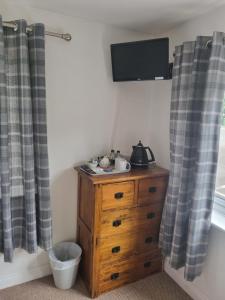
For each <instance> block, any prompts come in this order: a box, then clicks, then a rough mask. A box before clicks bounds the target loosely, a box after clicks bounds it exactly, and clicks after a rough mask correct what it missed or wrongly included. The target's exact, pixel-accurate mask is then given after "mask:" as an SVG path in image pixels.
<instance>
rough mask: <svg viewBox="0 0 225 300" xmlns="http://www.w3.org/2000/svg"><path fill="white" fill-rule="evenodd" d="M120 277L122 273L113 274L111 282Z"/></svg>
mask: <svg viewBox="0 0 225 300" xmlns="http://www.w3.org/2000/svg"><path fill="white" fill-rule="evenodd" d="M119 276H120V273H113V274H112V275H111V280H116V279H117V278H119Z"/></svg>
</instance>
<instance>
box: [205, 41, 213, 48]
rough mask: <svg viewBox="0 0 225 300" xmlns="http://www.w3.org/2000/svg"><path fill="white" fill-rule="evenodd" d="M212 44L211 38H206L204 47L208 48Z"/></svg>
mask: <svg viewBox="0 0 225 300" xmlns="http://www.w3.org/2000/svg"><path fill="white" fill-rule="evenodd" d="M211 46H212V40H208V41H207V42H206V44H205V48H209V47H211Z"/></svg>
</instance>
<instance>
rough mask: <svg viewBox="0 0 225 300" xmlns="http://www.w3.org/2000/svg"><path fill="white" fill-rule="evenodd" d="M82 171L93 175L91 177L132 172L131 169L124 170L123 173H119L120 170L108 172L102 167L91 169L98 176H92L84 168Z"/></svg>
mask: <svg viewBox="0 0 225 300" xmlns="http://www.w3.org/2000/svg"><path fill="white" fill-rule="evenodd" d="M89 168H90V167H89ZM80 169H81V170H82V171H84V172H85V173H87V174H89V175H91V176H101V175H114V174H121V173H128V172H130V169H128V170H123V171H119V170H116V169H113V170H112V171H106V170H104V169H102V168H100V167H96V168H90V169H91V170H92V171H94V172H95V173H96V174H91V173H89V172H88V171H87V170H85V169H83V168H82V167H80Z"/></svg>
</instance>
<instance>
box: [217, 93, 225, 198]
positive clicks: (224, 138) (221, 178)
mask: <svg viewBox="0 0 225 300" xmlns="http://www.w3.org/2000/svg"><path fill="white" fill-rule="evenodd" d="M216 197H218V198H220V199H223V200H225V98H224V104H223V116H222V126H221V130H220V147H219V159H218V166H217V177H216Z"/></svg>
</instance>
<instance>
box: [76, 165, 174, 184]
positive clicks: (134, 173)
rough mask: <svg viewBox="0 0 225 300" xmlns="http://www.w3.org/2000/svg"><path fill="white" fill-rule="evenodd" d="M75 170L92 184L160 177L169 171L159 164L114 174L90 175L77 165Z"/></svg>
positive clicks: (166, 174)
mask: <svg viewBox="0 0 225 300" xmlns="http://www.w3.org/2000/svg"><path fill="white" fill-rule="evenodd" d="M75 170H76V171H77V172H78V173H80V174H81V175H82V176H85V177H87V178H88V179H89V180H90V181H91V182H92V183H93V184H105V183H112V182H122V181H128V180H135V179H141V178H151V177H154V178H155V177H161V176H168V175H169V171H168V170H166V169H164V168H161V167H159V166H154V167H149V168H148V169H132V170H131V171H130V172H128V173H121V174H115V175H97V176H91V175H88V174H87V173H85V172H83V171H81V170H80V169H79V167H76V168H75Z"/></svg>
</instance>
